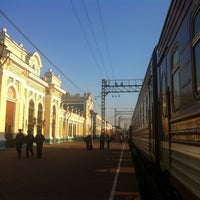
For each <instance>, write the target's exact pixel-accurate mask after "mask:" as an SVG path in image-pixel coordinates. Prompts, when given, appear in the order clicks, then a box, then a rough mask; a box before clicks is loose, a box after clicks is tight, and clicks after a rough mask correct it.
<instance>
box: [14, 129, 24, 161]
mask: <svg viewBox="0 0 200 200" xmlns="http://www.w3.org/2000/svg"><path fill="white" fill-rule="evenodd" d="M15 143H16V150H17V154H18V158H20V157H21V154H22V146H23V143H24V134H23V130H22V129H19V133H18V134H17V135H16V137H15Z"/></svg>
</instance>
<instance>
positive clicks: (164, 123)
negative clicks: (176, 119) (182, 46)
mask: <svg viewBox="0 0 200 200" xmlns="http://www.w3.org/2000/svg"><path fill="white" fill-rule="evenodd" d="M160 70H161V72H160V83H161V87H160V122H161V127H160V130H159V132H160V166H161V168H163V169H169V91H168V84H167V62H166V59H165V60H164V62H163V64H162V65H161V68H160Z"/></svg>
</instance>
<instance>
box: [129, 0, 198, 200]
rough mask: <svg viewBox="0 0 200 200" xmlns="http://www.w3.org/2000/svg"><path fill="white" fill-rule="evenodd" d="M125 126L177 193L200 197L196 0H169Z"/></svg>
mask: <svg viewBox="0 0 200 200" xmlns="http://www.w3.org/2000/svg"><path fill="white" fill-rule="evenodd" d="M130 132H131V140H132V142H133V144H134V146H135V147H136V149H137V150H138V151H139V152H140V153H141V154H142V155H143V157H145V160H146V161H147V163H150V164H151V165H153V166H155V169H159V171H161V172H163V173H165V174H168V177H169V180H170V183H171V184H172V185H173V187H174V188H175V189H176V190H177V192H178V193H179V194H180V195H181V198H182V199H190V200H195V199H200V0H172V1H171V4H170V7H169V9H168V13H167V16H166V19H165V22H164V26H163V28H162V31H161V35H160V38H159V40H158V43H157V45H156V47H155V48H154V50H153V53H152V56H151V59H150V62H149V65H148V67H147V71H146V74H145V77H144V81H143V85H142V88H141V91H140V93H139V96H138V100H137V103H136V106H135V109H134V113H133V116H132V123H131V131H130Z"/></svg>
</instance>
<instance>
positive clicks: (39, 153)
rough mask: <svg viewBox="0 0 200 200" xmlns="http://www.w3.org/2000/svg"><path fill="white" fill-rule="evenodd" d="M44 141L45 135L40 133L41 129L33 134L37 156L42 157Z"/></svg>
mask: <svg viewBox="0 0 200 200" xmlns="http://www.w3.org/2000/svg"><path fill="white" fill-rule="evenodd" d="M44 141H45V137H44V135H42V130H38V131H37V135H36V136H35V142H36V144H37V158H41V157H42V148H43V143H44Z"/></svg>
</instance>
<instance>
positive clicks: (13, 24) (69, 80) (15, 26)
mask: <svg viewBox="0 0 200 200" xmlns="http://www.w3.org/2000/svg"><path fill="white" fill-rule="evenodd" d="M0 13H1V14H2V15H3V16H4V17H5V19H6V20H7V21H8V22H9V23H11V24H12V26H13V27H14V28H15V29H16V30H17V31H18V32H19V33H20V34H21V35H22V36H23V37H24V38H25V39H26V40H27V41H28V42H29V43H30V44H31V45H32V46H33V47H34V48H35V49H36V50H37V51H38V52H39V53H40V54H41V55H42V56H43V57H44V58H45V59H46V60H47V61H48V62H49V63H50V64H51V65H52V66H53V67H54V68H55V69H56V70H57V71H58V72H59V73H61V74H62V75H63V77H64V78H66V80H67V81H68V82H70V83H71V84H72V85H73V86H74V87H75V88H76V89H78V90H79V91H80V92H82V93H84V90H82V89H81V88H80V87H79V86H78V85H77V84H75V83H74V82H73V81H72V80H71V79H69V78H68V77H67V76H66V75H65V73H64V72H62V71H61V70H60V69H59V68H58V67H57V66H56V65H55V64H54V63H53V62H52V61H51V60H50V59H49V58H48V57H47V56H46V55H45V54H44V53H43V52H42V51H41V50H40V49H39V48H38V47H37V46H36V45H35V44H34V43H33V42H32V41H31V40H30V39H29V38H28V36H26V35H25V33H24V32H23V31H21V30H20V28H18V26H17V25H16V24H15V23H14V22H13V21H12V20H11V19H10V18H9V17H8V16H7V15H6V14H5V13H4V12H3V11H2V10H1V9H0Z"/></svg>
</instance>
